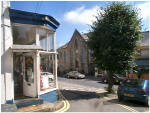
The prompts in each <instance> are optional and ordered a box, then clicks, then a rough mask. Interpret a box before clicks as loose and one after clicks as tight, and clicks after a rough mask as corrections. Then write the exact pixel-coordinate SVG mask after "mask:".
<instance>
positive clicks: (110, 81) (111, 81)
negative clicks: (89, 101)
mask: <svg viewBox="0 0 150 113" xmlns="http://www.w3.org/2000/svg"><path fill="white" fill-rule="evenodd" d="M113 85H114V81H113V73H112V72H108V92H109V93H112V92H113V89H112V88H113Z"/></svg>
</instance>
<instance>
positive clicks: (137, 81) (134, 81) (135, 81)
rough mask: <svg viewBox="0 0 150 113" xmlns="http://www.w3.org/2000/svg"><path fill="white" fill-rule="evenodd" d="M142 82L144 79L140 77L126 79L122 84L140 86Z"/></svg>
mask: <svg viewBox="0 0 150 113" xmlns="http://www.w3.org/2000/svg"><path fill="white" fill-rule="evenodd" d="M144 82H145V80H142V79H128V80H126V81H124V82H123V84H124V85H127V86H134V87H142V86H143V85H144Z"/></svg>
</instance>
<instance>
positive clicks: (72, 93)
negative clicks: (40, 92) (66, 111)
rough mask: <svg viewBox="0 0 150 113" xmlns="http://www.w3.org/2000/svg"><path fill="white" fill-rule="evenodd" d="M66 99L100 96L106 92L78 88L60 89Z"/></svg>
mask: <svg viewBox="0 0 150 113" xmlns="http://www.w3.org/2000/svg"><path fill="white" fill-rule="evenodd" d="M60 91H61V93H62V94H63V96H65V98H66V99H67V100H81V99H94V98H102V97H103V96H104V95H106V93H100V94H97V93H95V92H88V91H78V90H60Z"/></svg>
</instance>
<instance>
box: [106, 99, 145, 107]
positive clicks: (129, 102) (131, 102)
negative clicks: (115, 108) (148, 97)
mask: <svg viewBox="0 0 150 113" xmlns="http://www.w3.org/2000/svg"><path fill="white" fill-rule="evenodd" d="M104 104H121V105H126V106H129V107H135V106H136V107H147V106H146V105H145V104H144V103H142V102H138V101H134V100H123V101H121V102H119V101H118V99H117V98H115V99H111V100H106V101H104Z"/></svg>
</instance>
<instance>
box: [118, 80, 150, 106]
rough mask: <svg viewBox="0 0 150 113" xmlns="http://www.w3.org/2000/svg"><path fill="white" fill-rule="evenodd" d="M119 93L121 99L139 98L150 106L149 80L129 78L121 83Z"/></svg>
mask: <svg viewBox="0 0 150 113" xmlns="http://www.w3.org/2000/svg"><path fill="white" fill-rule="evenodd" d="M117 95H118V99H119V101H121V100H123V99H125V100H137V101H141V102H144V103H146V105H148V106H149V80H144V79H133V78H132V79H127V80H125V81H124V82H122V83H121V84H120V85H119V87H118V91H117Z"/></svg>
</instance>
